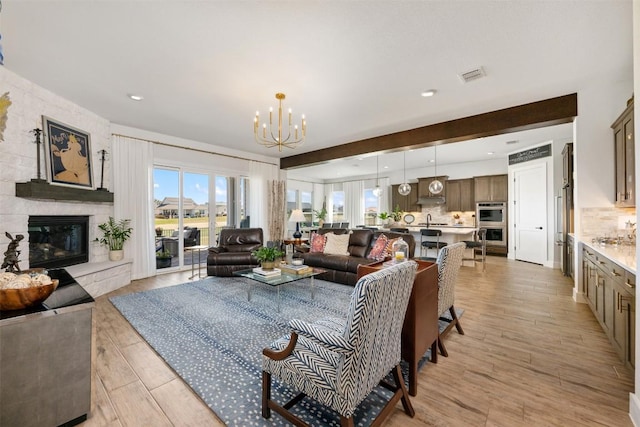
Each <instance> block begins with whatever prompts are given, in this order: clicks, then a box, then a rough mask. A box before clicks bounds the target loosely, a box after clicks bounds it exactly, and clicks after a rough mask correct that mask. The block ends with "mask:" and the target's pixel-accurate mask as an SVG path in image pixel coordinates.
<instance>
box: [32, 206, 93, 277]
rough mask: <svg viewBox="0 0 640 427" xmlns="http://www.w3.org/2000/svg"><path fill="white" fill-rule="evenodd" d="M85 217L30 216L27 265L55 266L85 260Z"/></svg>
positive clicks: (87, 241) (87, 220) (86, 232)
mask: <svg viewBox="0 0 640 427" xmlns="http://www.w3.org/2000/svg"><path fill="white" fill-rule="evenodd" d="M88 248H89V217H88V216H68V215H60V216H40V215H35V216H30V217H29V267H30V268H35V267H43V268H55V267H66V266H69V265H74V264H82V263H85V262H89V249H88Z"/></svg>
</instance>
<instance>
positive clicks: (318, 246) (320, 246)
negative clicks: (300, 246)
mask: <svg viewBox="0 0 640 427" xmlns="http://www.w3.org/2000/svg"><path fill="white" fill-rule="evenodd" d="M326 243H327V236H326V235H324V234H318V233H316V232H313V233H311V240H310V241H309V244H310V245H311V249H310V250H309V252H317V253H323V252H324V246H325V244H326Z"/></svg>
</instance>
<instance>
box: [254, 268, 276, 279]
mask: <svg viewBox="0 0 640 427" xmlns="http://www.w3.org/2000/svg"><path fill="white" fill-rule="evenodd" d="M253 272H254V273H256V274H259V275H261V276H264V277H275V276H280V275H281V274H282V271H280V269H279V268H274V269H273V270H264V269H263V268H262V267H256V268H254V269H253Z"/></svg>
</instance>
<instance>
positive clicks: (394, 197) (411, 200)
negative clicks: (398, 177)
mask: <svg viewBox="0 0 640 427" xmlns="http://www.w3.org/2000/svg"><path fill="white" fill-rule="evenodd" d="M409 185H411V193H409V194H408V195H407V196H403V195H401V194H400V193H398V187H399V186H400V185H399V184H398V185H392V186H391V210H394V209H395V208H396V206H400V210H401V211H402V212H420V211H421V210H422V207H421V206H420V205H418V184H417V183H415V184H409Z"/></svg>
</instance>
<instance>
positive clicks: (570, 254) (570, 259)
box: [567, 236, 576, 279]
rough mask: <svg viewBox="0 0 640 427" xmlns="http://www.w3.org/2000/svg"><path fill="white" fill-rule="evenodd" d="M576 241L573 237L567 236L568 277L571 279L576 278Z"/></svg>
mask: <svg viewBox="0 0 640 427" xmlns="http://www.w3.org/2000/svg"><path fill="white" fill-rule="evenodd" d="M573 245H574V240H573V236H567V258H568V262H567V275H568V276H569V277H571V278H572V279H573V278H574V275H575V271H574V269H575V260H576V257H575V252H574V250H575V249H574V247H573Z"/></svg>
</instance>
